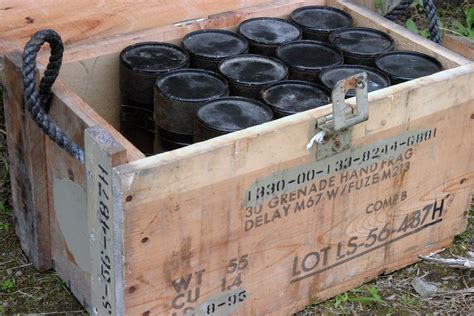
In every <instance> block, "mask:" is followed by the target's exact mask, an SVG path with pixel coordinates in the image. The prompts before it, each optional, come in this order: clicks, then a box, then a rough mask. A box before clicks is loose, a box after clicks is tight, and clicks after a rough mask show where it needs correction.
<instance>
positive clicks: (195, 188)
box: [117, 66, 474, 315]
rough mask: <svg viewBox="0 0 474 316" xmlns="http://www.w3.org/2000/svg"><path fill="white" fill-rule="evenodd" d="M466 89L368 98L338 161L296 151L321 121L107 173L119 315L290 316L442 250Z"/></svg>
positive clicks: (440, 86) (460, 76) (455, 76)
mask: <svg viewBox="0 0 474 316" xmlns="http://www.w3.org/2000/svg"><path fill="white" fill-rule="evenodd" d="M462 71H464V73H462ZM433 78H435V79H436V80H435V79H433ZM472 79H473V72H472V67H470V66H464V67H460V68H459V69H453V70H450V71H447V72H444V73H442V74H438V75H437V76H434V77H432V78H426V79H423V80H418V81H415V82H411V83H407V84H404V85H400V86H398V87H392V88H391V89H392V91H391V92H392V94H391V97H389V98H387V97H384V98H380V99H374V98H376V97H377V96H378V95H377V94H373V95H372V98H371V99H372V100H371V105H370V120H369V121H368V122H366V123H363V124H360V125H358V126H356V127H355V128H354V131H353V147H354V148H355V149H354V150H353V151H352V152H348V153H346V154H341V155H342V156H338V157H337V158H336V157H334V158H330V159H327V160H324V161H320V162H316V161H315V152H314V149H313V150H311V151H306V149H305V146H306V143H307V142H308V140H309V139H310V138H311V136H312V135H313V134H314V123H315V120H314V119H313V117H312V116H317V113H322V112H324V111H326V109H321V110H314V111H311V112H309V113H302V114H300V115H296V116H295V117H294V118H288V119H284V120H280V122H273V123H272V124H273V125H277V124H281V126H280V128H275V126H273V125H272V124H269V125H267V126H271V127H272V128H270V127H268V128H267V129H266V128H265V126H262V127H259V128H255V129H251V130H250V131H248V133H247V134H246V133H245V132H242V133H240V134H239V135H237V134H235V135H228V136H225V137H221V138H220V139H216V140H215V141H211V142H209V143H212V145H215V146H216V148H214V149H209V147H211V145H210V144H209V145H208V151H204V147H205V146H204V145H205V144H201V145H202V146H199V144H198V145H194V150H193V153H191V150H192V148H189V149H183V150H181V151H175V152H174V153H170V154H169V155H161V159H160V160H159V162H158V159H155V158H148V159H145V160H143V161H140V162H136V163H132V164H128V165H126V166H119V167H118V168H117V170H118V171H122V185H123V190H124V193H123V194H124V196H127V199H126V201H127V202H125V204H124V260H125V262H124V274H125V304H126V308H127V312H129V313H131V314H143V313H146V312H150V313H151V314H154V313H157V314H159V313H164V314H171V313H176V314H177V315H181V314H183V313H184V312H186V311H187V310H199V311H202V312H203V313H206V312H212V313H218V312H219V311H221V308H224V307H223V306H226V305H227V306H228V305H232V307H234V306H235V308H236V310H235V312H236V313H237V314H240V315H248V314H257V313H258V314H260V313H261V314H264V313H276V314H283V313H290V312H295V311H297V310H298V309H300V308H302V307H304V305H305V304H307V302H308V301H309V299H310V297H314V298H316V299H325V298H328V297H330V296H333V295H336V294H337V293H339V292H340V291H341V290H344V289H348V288H349V287H351V286H354V285H356V284H360V283H362V282H365V281H367V280H369V279H372V278H374V277H376V276H377V275H378V274H380V273H383V272H385V271H389V270H393V269H397V268H400V267H402V266H405V265H407V264H409V263H411V262H414V261H415V260H416V258H417V255H418V254H420V253H427V252H430V251H434V250H436V249H440V248H441V247H444V246H446V245H447V244H449V242H450V240H451V239H452V238H453V236H454V235H456V234H458V233H460V232H461V231H462V230H463V229H464V228H465V225H466V222H467V212H466V211H467V210H466V205H467V203H466V201H468V200H469V199H470V198H471V193H472V189H473V186H474V166H473V165H472V163H471V162H472V159H473V150H474V148H473V143H474V141H473V137H474V131H473V124H472V118H473V113H474V102H473V99H474V96H473V92H472V91H470V88H469V87H470V83H469V82H470V81H471V80H472ZM298 119H300V122H299V123H298V124H296V123H294V122H295V121H297V120H298ZM287 122H292V123H293V124H290V123H288V124H284V123H287ZM256 131H261V133H258V132H256ZM245 136H247V137H245ZM225 144H228V145H227V146H226V145H225ZM200 150H202V151H200ZM180 153H182V154H183V155H187V158H183V159H173V158H176V156H177V155H179V154H180ZM454 153H455V154H454ZM173 156H174V157H173ZM363 160H365V161H366V163H365V164H362V163H361V162H360V161H363ZM349 161H351V162H349ZM356 161H357V162H356ZM147 162H149V165H148V166H145V165H146V163H147ZM351 163H352V164H351ZM132 170H135V171H132ZM313 171H314V173H315V174H316V175H313ZM304 177H306V180H305V178H304ZM311 177H314V178H311ZM310 178H311V179H310ZM308 179H310V180H308ZM298 183H300V184H298ZM263 288H266V289H273V290H272V291H271V292H270V291H264V290H263ZM295 302H296V303H295ZM221 304H222V305H221ZM212 313H211V314H212Z"/></svg>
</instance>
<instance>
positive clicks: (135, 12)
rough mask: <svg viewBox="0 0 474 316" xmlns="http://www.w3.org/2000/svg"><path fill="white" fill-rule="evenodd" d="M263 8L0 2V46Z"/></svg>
mask: <svg viewBox="0 0 474 316" xmlns="http://www.w3.org/2000/svg"><path fill="white" fill-rule="evenodd" d="M264 2H268V0H220V1H213V0H186V1H178V2H177V1H168V0H154V1H147V2H143V1H139V2H136V1H98V0H86V1H73V2H71V1H66V0H59V1H50V0H40V1H29V0H15V1H1V2H0V21H2V24H1V26H0V33H1V34H2V40H4V41H11V42H12V45H14V46H16V47H17V48H21V47H23V46H24V45H25V43H26V41H27V40H28V39H29V38H30V36H31V35H32V34H33V33H35V32H36V31H38V30H41V29H46V28H53V29H56V30H57V31H58V32H60V33H61V36H62V38H63V41H64V43H65V44H66V45H69V44H73V43H79V42H82V41H88V40H90V39H94V38H95V39H97V38H102V37H106V36H114V35H117V34H123V33H130V32H134V31H140V30H145V29H148V28H152V27H156V26H159V25H165V24H170V23H175V22H178V21H183V20H188V19H195V18H207V16H208V15H210V14H214V13H218V12H225V11H228V10H233V9H238V8H242V7H248V6H252V5H256V4H260V3H264ZM0 48H3V47H2V46H1V45H0ZM4 52H5V51H1V50H0V54H1V53H4Z"/></svg>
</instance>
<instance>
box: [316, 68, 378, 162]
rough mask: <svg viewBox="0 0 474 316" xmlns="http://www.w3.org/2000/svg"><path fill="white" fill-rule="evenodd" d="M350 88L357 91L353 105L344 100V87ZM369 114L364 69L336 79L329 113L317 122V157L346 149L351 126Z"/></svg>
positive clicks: (323, 156) (349, 141)
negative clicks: (338, 79) (358, 72)
mask: <svg viewBox="0 0 474 316" xmlns="http://www.w3.org/2000/svg"><path fill="white" fill-rule="evenodd" d="M353 89H355V91H356V104H355V106H354V105H352V104H348V103H346V102H345V96H346V93H347V91H349V90H353ZM368 118H369V98H368V94H367V73H365V72H362V73H360V74H356V75H353V76H350V77H347V78H345V79H342V80H340V81H338V82H337V84H336V86H335V87H334V89H333V90H332V113H331V114H328V115H326V116H323V117H321V118H319V119H318V120H317V122H316V129H317V132H318V133H319V136H320V140H319V141H318V146H317V147H318V148H317V153H316V159H317V160H321V159H324V158H326V157H329V156H332V155H334V154H337V153H340V152H341V151H344V150H347V149H349V148H350V147H351V145H352V138H351V127H352V126H354V125H356V124H358V123H361V122H364V121H367V120H368ZM316 136H318V134H316ZM316 136H315V137H316Z"/></svg>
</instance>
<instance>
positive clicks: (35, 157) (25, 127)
mask: <svg viewBox="0 0 474 316" xmlns="http://www.w3.org/2000/svg"><path fill="white" fill-rule="evenodd" d="M21 62H22V61H21V55H20V54H19V53H17V54H15V53H12V54H9V55H6V56H5V57H4V61H3V66H4V69H3V76H2V77H3V78H4V79H3V85H4V92H3V102H4V103H3V104H4V108H5V124H6V129H7V143H8V154H9V161H10V168H9V169H10V179H11V186H12V200H13V210H14V212H13V213H14V216H15V219H16V222H15V223H16V224H15V228H16V232H17V235H18V237H19V239H20V244H21V247H22V249H23V251H24V252H25V254H26V255H27V256H28V258H30V260H31V262H32V264H33V265H34V267H35V268H37V269H38V270H47V269H50V268H51V245H50V232H49V213H48V199H47V191H48V187H47V181H46V157H45V152H44V134H43V132H42V131H41V129H40V128H39V127H38V126H37V125H36V123H35V122H33V120H32V119H31V116H30V114H29V113H28V112H27V111H25V106H24V100H23V81H22V77H21Z"/></svg>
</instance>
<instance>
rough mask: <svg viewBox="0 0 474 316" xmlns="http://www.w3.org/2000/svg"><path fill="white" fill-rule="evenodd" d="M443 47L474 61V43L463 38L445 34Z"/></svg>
mask: <svg viewBox="0 0 474 316" xmlns="http://www.w3.org/2000/svg"><path fill="white" fill-rule="evenodd" d="M442 44H443V46H445V47H447V48H449V49H450V50H452V51H455V52H457V53H459V54H461V55H463V56H464V57H466V58H468V59H470V60H472V61H474V41H473V40H471V39H469V38H467V37H461V36H455V35H451V34H445V35H444V36H443V42H442Z"/></svg>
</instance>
